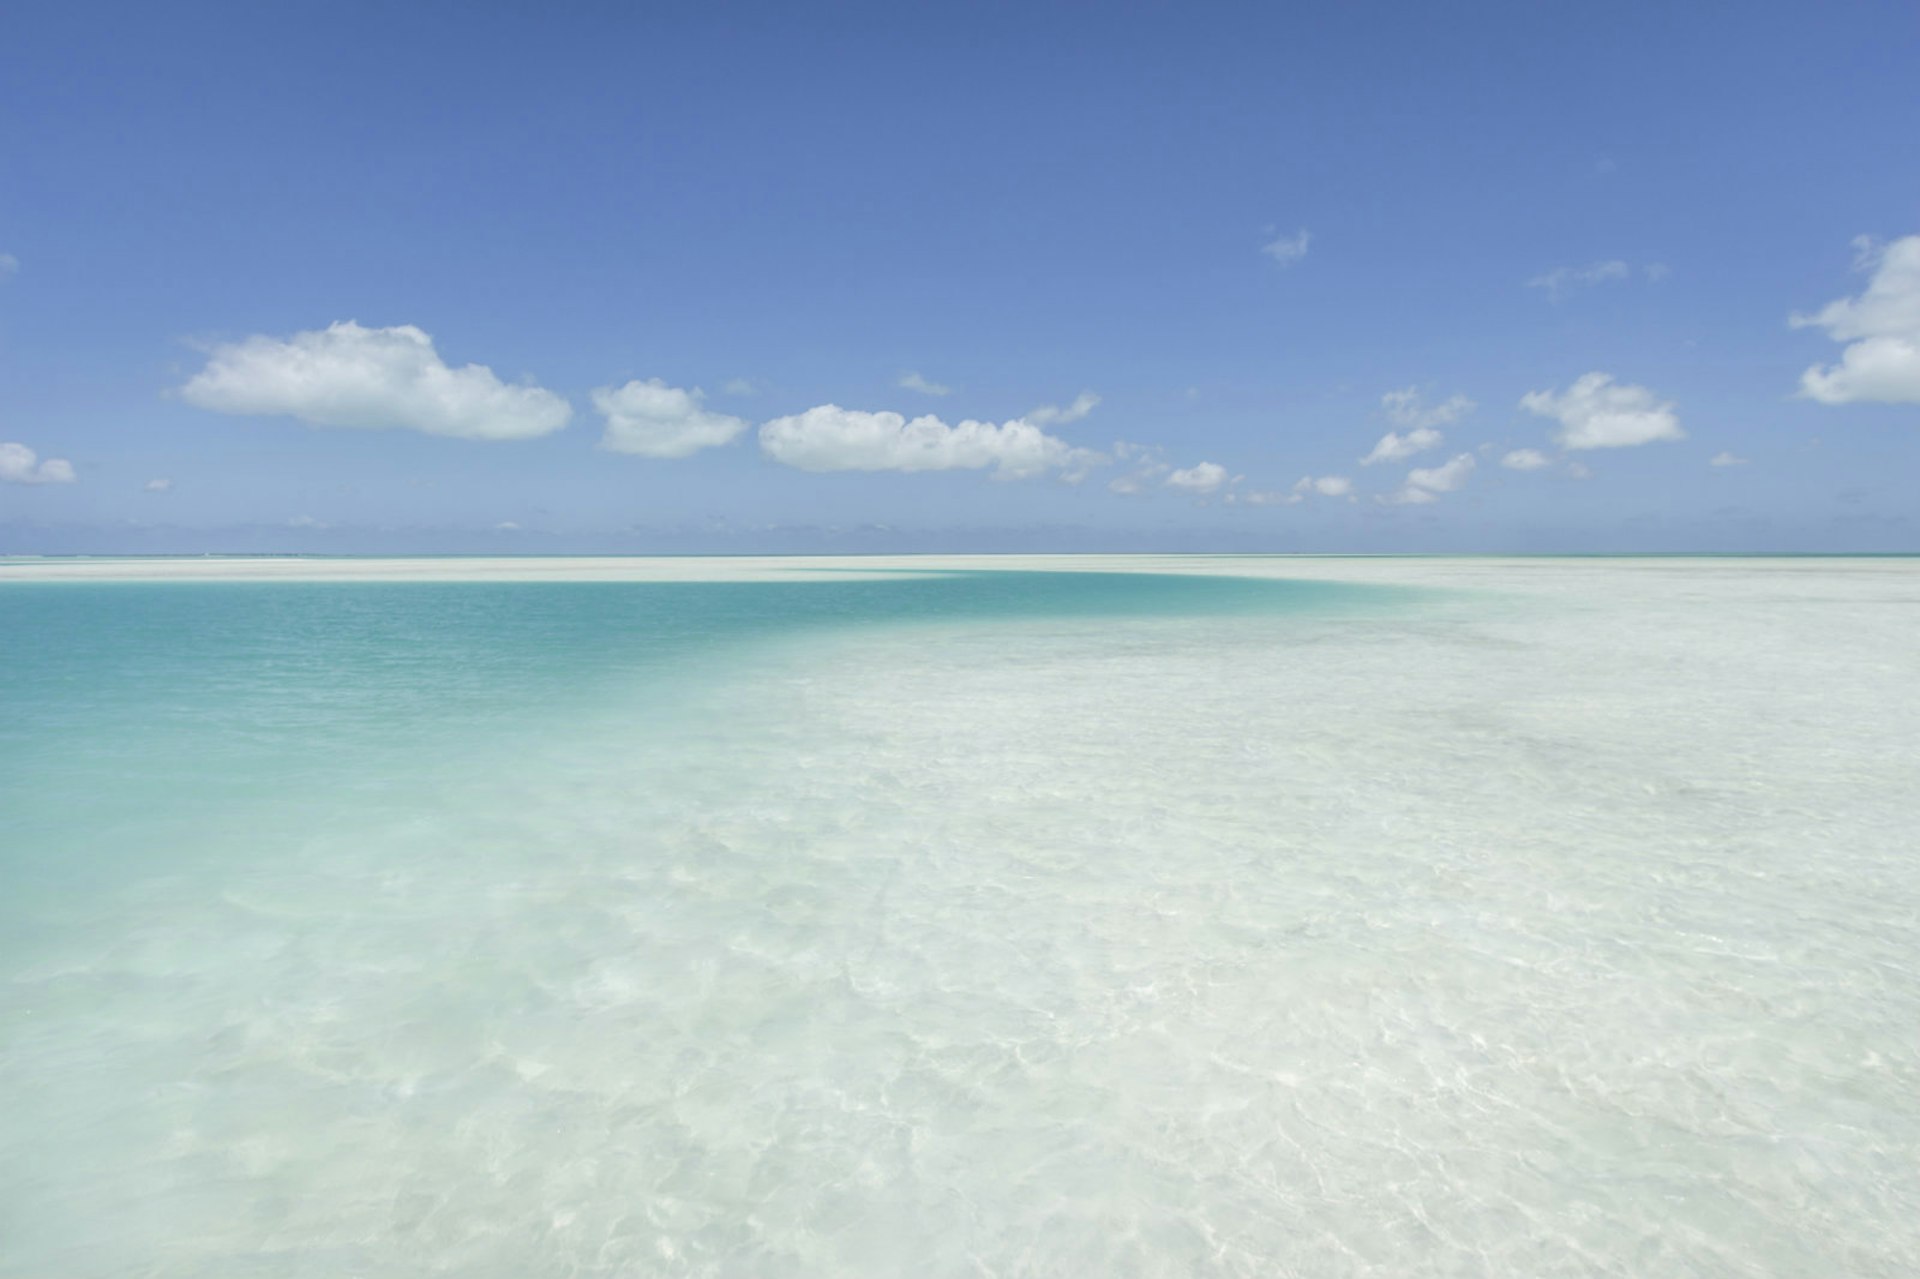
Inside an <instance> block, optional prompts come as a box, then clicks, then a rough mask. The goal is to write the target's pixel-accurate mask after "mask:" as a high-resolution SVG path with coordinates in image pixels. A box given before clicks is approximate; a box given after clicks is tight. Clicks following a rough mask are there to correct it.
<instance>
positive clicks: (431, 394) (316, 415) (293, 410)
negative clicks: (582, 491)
mask: <svg viewBox="0 0 1920 1279" xmlns="http://www.w3.org/2000/svg"><path fill="white" fill-rule="evenodd" d="M180 396H181V398H182V399H184V400H186V401H187V403H189V404H193V405H196V406H198V407H200V408H203V409H211V410H213V411H214V412H216V413H237V414H244V415H248V416H274V415H284V416H287V417H293V418H298V419H299V420H300V421H302V422H306V423H308V424H310V425H313V426H342V427H355V428H361V429H367V430H379V429H385V428H395V429H400V430H409V431H423V432H425V433H426V434H428V435H446V436H456V437H459V438H462V439H470V440H521V439H530V438H532V437H535V436H540V435H549V434H551V433H552V432H554V431H557V430H559V429H560V428H561V427H563V426H565V425H566V424H567V420H568V419H569V418H570V417H572V416H573V409H572V406H571V405H569V404H568V403H567V401H566V400H565V398H563V397H562V396H559V395H555V394H554V393H553V392H552V391H548V390H545V389H543V388H541V387H538V386H514V385H509V384H508V383H505V382H502V381H501V380H500V379H499V378H497V377H495V376H494V374H493V370H492V369H489V368H487V367H486V366H485V365H481V364H468V365H465V366H463V367H461V368H457V369H456V368H451V367H449V366H448V365H447V364H446V363H445V362H443V361H442V360H441V358H440V355H439V353H438V352H437V351H435V350H434V346H433V339H432V338H430V337H428V336H427V335H426V334H425V333H424V332H422V331H421V330H420V329H417V328H415V327H414V326H413V325H410V324H403V325H399V326H397V327H394V328H386V329H370V328H363V327H362V326H360V325H359V324H356V323H354V322H353V321H352V320H346V321H342V322H339V323H335V324H332V325H329V326H328V327H326V328H324V329H313V330H308V331H306V332H301V333H296V334H294V335H293V336H292V337H290V338H274V337H266V336H255V337H250V338H247V339H245V340H244V341H240V342H232V343H226V344H223V345H220V346H216V347H214V348H213V350H212V352H211V354H210V355H209V357H208V359H207V366H206V368H204V369H202V370H201V371H200V372H199V373H197V374H195V375H194V377H193V379H192V380H191V381H189V382H188V383H187V384H186V385H185V386H184V387H182V388H181V389H180Z"/></svg>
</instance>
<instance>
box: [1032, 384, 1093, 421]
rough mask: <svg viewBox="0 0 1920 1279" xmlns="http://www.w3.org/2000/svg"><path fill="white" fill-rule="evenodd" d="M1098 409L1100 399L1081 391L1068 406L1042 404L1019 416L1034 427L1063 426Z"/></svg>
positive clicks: (1089, 392)
mask: <svg viewBox="0 0 1920 1279" xmlns="http://www.w3.org/2000/svg"><path fill="white" fill-rule="evenodd" d="M1099 407H1100V397H1099V396H1098V395H1095V394H1094V393H1093V392H1092V391H1082V392H1080V394H1078V395H1076V396H1074V397H1073V403H1071V404H1068V405H1064V406H1063V405H1059V404H1042V405H1041V406H1040V407H1039V408H1037V409H1029V410H1027V411H1026V412H1025V413H1022V414H1021V415H1020V416H1021V417H1022V418H1023V419H1024V420H1026V421H1028V422H1031V423H1033V424H1034V425H1035V426H1064V425H1066V424H1067V423H1068V422H1078V421H1079V420H1080V419H1081V418H1083V417H1085V416H1086V415H1087V414H1089V413H1091V412H1093V411H1094V410H1095V409H1097V408H1099Z"/></svg>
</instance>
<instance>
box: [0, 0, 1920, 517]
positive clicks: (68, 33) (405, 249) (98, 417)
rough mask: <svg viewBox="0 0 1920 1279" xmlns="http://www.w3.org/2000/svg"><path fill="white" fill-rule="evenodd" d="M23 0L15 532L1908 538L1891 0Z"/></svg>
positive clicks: (1919, 232) (6, 235)
mask: <svg viewBox="0 0 1920 1279" xmlns="http://www.w3.org/2000/svg"><path fill="white" fill-rule="evenodd" d="M7 25H8V33H7V38H6V40H5V41H4V43H0V254H4V255H5V256H4V257H0V481H5V482H0V553H4V552H13V553H39V552H61V551H88V552H105V551H169V550H181V551H201V550H235V551H243V550H281V551H285V550H309V551H327V550H338V551H353V552H376V551H421V550H447V551H468V552H472V551H498V552H539V551H548V550H594V551H636V552H641V551H655V550H657V551H693V550H713V551H736V550H737V551H760V550H774V551H816V550H891V549H927V550H947V549H1095V548H1112V549H1224V550H1342V549H1352V550H1407V551H1429V550H1433V551H1438V550H1489V551H1494V550H1605V549H1620V550H1646V549H1718V550H1734V549H1764V550H1796V549H1798V550H1821V549H1859V550H1890V549H1897V550H1913V549H1920V518H1916V516H1915V514H1914V511H1915V510H1916V509H1920V503H1916V502H1915V501H1914V496H1913V493H1914V488H1915V479H1916V475H1917V474H1920V238H1915V237H1920V163H1916V160H1920V146H1916V143H1915V139H1916V138H1920V93H1916V92H1915V90H1914V85H1915V83H1920V20H1916V18H1915V16H1914V13H1913V10H1912V7H1911V6H1910V5H1907V4H1827V5H1817V6H1816V5H1812V4H1794V5H1783V4H1773V5H1766V4H1747V5H1724V6H1721V5H1715V6H1707V5H1701V6H1679V7H1675V6H1666V5H1658V6H1656V5H1651V4H1648V5H1630V6H1629V5H1611V6H1561V5H1537V4H1530V5H1517V4H1516V5H1475V6H1433V5H1419V6H1416V5H1411V4H1407V5H1363V4H1340V5H1335V4H1327V5H1320V6H1274V5H1245V6H1240V5H1215V6H1203V7H1175V6H1164V5H1153V6H1147V5H1135V6H1101V7H1096V6H1083V5H1035V4H1024V5H1004V6H1002V5H990V4H989V5H980V4H970V5H964V6H962V5H953V6H904V5H887V6H879V5H874V6H862V5H835V6H805V5H798V6H795V5H782V6H754V5H699V6H693V5H688V6H664V5H661V6H591V5H577V6H557V7H547V6H541V7H537V8H536V7H535V6H531V5H517V6H516V5H497V4H495V5H485V6H480V5H458V6H456V5H412V6H372V5H356V4H340V5H329V6H257V5H248V6H238V5H220V6H205V5H173V6H138V7H136V6H130V5H129V6H99V5H95V6H71V5H69V6H54V5H48V4H37V3H35V4H28V5H25V6H18V7H16V8H15V9H14V10H13V11H12V12H11V15H10V17H9V20H8V24H7ZM1834 304H1839V305H1838V306H1837V307H1835V306H1834ZM1823 308H1827V309H1826V310H1824V311H1823ZM1796 316H1798V317H1800V318H1799V322H1798V323H1796V322H1795V318H1794V317H1796ZM1843 361H1847V362H1848V363H1845V364H1843ZM468 366H479V367H475V368H469V367H468ZM1809 370H1815V371H1816V372H1815V373H1814V374H1813V376H1812V378H1811V380H1809V378H1808V371H1809ZM1820 370H1824V372H1821V371H1820ZM909 375H917V376H916V377H909ZM903 382H911V383H914V384H915V385H914V386H909V385H905V384H903ZM916 387H917V388H918V389H916ZM935 388H937V389H944V390H945V392H946V393H944V394H939V393H934V389H935ZM696 390H697V391H699V392H701V393H702V394H701V395H696V394H695V392H696ZM1096 401H1097V402H1096ZM892 414H897V415H899V417H897V418H895V417H892V416H888V415H892ZM927 415H931V417H932V418H933V419H934V420H932V421H919V422H917V423H916V422H915V419H919V418H922V417H925V416H927ZM1390 432H1391V433H1392V436H1393V439H1392V440H1390V441H1384V444H1383V437H1386V436H1387V435H1388V434H1389V433H1390ZM1369 456H1372V457H1374V458H1375V459H1376V460H1374V461H1372V462H1371V463H1369V464H1364V465H1363V464H1362V459H1363V458H1367V457H1369ZM1463 458H1464V459H1466V460H1465V461H1462V460H1461V459H1463ZM1716 458H1718V459H1719V460H1720V463H1721V464H1719V465H1716V464H1714V460H1715V459H1716ZM1522 468H1526V469H1522ZM162 482H164V483H162Z"/></svg>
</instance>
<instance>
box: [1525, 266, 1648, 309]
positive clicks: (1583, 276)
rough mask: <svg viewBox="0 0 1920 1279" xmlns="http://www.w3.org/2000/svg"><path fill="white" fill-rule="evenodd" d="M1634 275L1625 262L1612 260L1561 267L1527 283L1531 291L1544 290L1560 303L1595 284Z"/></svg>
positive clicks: (1535, 277) (1537, 276)
mask: <svg viewBox="0 0 1920 1279" xmlns="http://www.w3.org/2000/svg"><path fill="white" fill-rule="evenodd" d="M1630 274H1632V272H1631V270H1630V269H1629V268H1628V266H1627V264H1626V263H1625V262H1622V261H1621V260H1620V259H1618V258H1612V259H1609V260H1608V261H1605V262H1592V263H1589V264H1587V265H1586V266H1560V267H1555V268H1554V269H1553V270H1551V271H1546V272H1543V273H1541V274H1539V275H1536V276H1534V277H1533V278H1532V279H1531V280H1528V281H1527V287H1528V288H1530V289H1544V290H1546V294H1547V296H1548V297H1550V298H1553V299H1554V300H1555V301H1558V300H1559V299H1560V298H1562V297H1564V296H1565V295H1566V294H1567V293H1568V292H1570V291H1571V290H1573V289H1577V288H1584V287H1587V286H1589V285H1594V284H1605V283H1607V282H1608V281H1611V280H1624V279H1626V278H1627V276H1629V275H1630Z"/></svg>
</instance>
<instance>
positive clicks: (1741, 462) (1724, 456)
mask: <svg viewBox="0 0 1920 1279" xmlns="http://www.w3.org/2000/svg"><path fill="white" fill-rule="evenodd" d="M1749 460H1751V459H1748V458H1744V457H1737V456H1735V455H1734V454H1732V453H1729V452H1727V451H1726V450H1725V449H1722V450H1721V451H1720V452H1718V453H1715V454H1714V455H1713V460H1712V461H1710V462H1708V463H1707V465H1708V466H1745V465H1746V464H1747V463H1748V461H1749Z"/></svg>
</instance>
